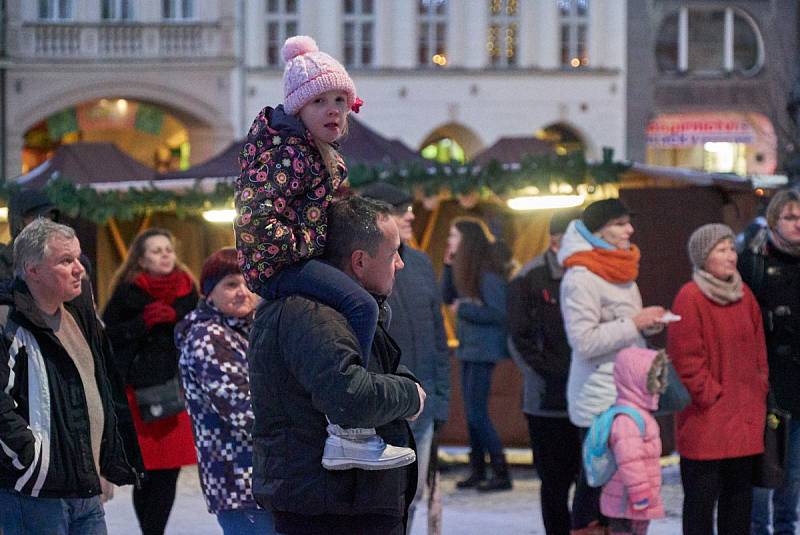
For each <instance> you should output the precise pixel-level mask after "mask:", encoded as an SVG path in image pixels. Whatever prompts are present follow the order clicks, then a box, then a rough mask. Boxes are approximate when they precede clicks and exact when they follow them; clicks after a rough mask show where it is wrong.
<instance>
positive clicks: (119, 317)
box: [103, 228, 197, 535]
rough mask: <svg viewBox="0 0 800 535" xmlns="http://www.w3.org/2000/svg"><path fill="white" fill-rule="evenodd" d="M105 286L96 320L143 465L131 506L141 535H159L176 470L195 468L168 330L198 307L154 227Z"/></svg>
mask: <svg viewBox="0 0 800 535" xmlns="http://www.w3.org/2000/svg"><path fill="white" fill-rule="evenodd" d="M112 288H113V294H112V296H111V299H110V300H109V302H108V304H107V305H106V308H105V311H104V313H103V320H104V321H105V323H106V327H107V331H108V336H109V338H111V343H112V345H113V347H114V354H115V359H116V366H117V368H118V370H119V373H120V375H121V377H122V378H123V380H124V381H125V384H126V393H127V395H128V403H129V405H130V407H131V413H132V414H133V422H134V425H135V427H136V434H137V436H138V439H139V446H140V448H141V450H142V457H143V458H144V465H145V477H144V481H143V482H142V485H141V488H136V489H134V490H133V507H134V509H135V511H136V517H137V518H138V519H139V525H140V527H141V528H142V533H143V534H144V535H151V534H153V535H161V534H163V533H164V528H165V527H166V525H167V520H168V519H169V513H170V511H171V510H172V504H173V502H174V501H175V489H176V485H177V481H178V474H179V473H180V468H181V466H185V465H191V464H195V463H196V462H197V457H196V455H195V450H194V440H193V438H192V428H191V422H190V421H189V415H188V414H187V413H186V409H185V407H184V405H183V399H182V396H181V394H180V377H179V373H178V350H177V349H176V348H175V342H174V341H173V335H174V330H175V324H176V323H177V322H178V321H179V320H181V319H182V318H183V317H184V316H185V315H186V314H188V313H189V312H190V311H191V310H192V309H193V308H194V306H195V304H197V288H196V285H195V282H194V279H193V278H192V276H191V275H190V274H189V271H188V270H187V269H186V268H185V266H183V264H181V263H180V262H179V261H178V258H177V256H176V254H175V240H174V238H173V237H172V234H171V233H170V232H169V231H168V230H165V229H160V228H151V229H148V230H145V231H144V232H141V233H140V234H139V235H138V236H136V238H135V239H134V240H133V244H131V247H130V250H129V251H128V257H127V259H126V260H125V262H124V263H123V264H122V266H121V267H120V268H119V270H117V273H116V274H115V275H114V280H113V282H112Z"/></svg>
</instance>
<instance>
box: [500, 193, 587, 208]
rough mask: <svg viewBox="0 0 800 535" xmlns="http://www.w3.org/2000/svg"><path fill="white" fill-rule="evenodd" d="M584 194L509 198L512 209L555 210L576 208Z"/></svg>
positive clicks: (580, 203) (581, 202)
mask: <svg viewBox="0 0 800 535" xmlns="http://www.w3.org/2000/svg"><path fill="white" fill-rule="evenodd" d="M583 200H584V199H583V195H526V196H523V197H514V198H513V199H509V200H508V202H507V204H508V207H509V208H511V209H512V210H520V211H521V210H553V209H556V208H574V207H575V206H580V205H582V204H583Z"/></svg>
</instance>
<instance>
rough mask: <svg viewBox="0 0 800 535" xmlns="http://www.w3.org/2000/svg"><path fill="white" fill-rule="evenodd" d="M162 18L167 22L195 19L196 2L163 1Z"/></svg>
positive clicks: (192, 0)
mask: <svg viewBox="0 0 800 535" xmlns="http://www.w3.org/2000/svg"><path fill="white" fill-rule="evenodd" d="M161 5H162V16H163V17H164V18H165V19H167V20H186V19H192V18H194V0H162V4H161Z"/></svg>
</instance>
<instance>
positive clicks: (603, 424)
mask: <svg viewBox="0 0 800 535" xmlns="http://www.w3.org/2000/svg"><path fill="white" fill-rule="evenodd" d="M618 414H625V415H627V416H630V417H631V418H633V421H634V422H636V425H638V426H639V432H640V433H641V434H642V436H644V419H642V415H641V414H639V411H637V410H636V409H633V408H631V407H624V406H622V405H612V406H611V407H610V408H609V409H608V410H606V411H605V412H604V413H602V414H600V415H598V416H597V417H595V419H594V421H593V422H592V426H591V427H590V428H589V431H588V432H587V433H586V438H585V439H584V440H583V471H584V473H585V474H586V482H587V483H589V486H590V487H602V486H603V485H605V484H606V483H607V482H608V480H609V479H611V476H613V475H614V472H616V471H617V461H616V460H615V459H614V452H613V451H611V449H610V448H609V447H608V437H609V435H611V425H612V424H613V423H614V418H616V417H617V415H618Z"/></svg>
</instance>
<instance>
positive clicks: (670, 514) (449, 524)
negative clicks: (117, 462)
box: [106, 450, 683, 535]
mask: <svg viewBox="0 0 800 535" xmlns="http://www.w3.org/2000/svg"><path fill="white" fill-rule="evenodd" d="M528 451H529V450H528ZM528 455H529V454H528ZM443 468H444V471H443V473H442V480H441V486H442V500H443V502H442V503H443V511H444V517H443V524H442V525H443V530H442V532H443V534H445V535H486V534H493V535H544V527H543V526H542V517H541V511H540V509H539V503H538V502H539V480H538V478H537V477H536V472H535V471H534V470H533V469H532V468H531V467H530V466H529V465H516V466H514V467H513V469H512V473H513V477H514V490H512V491H508V492H496V493H488V494H484V493H478V492H477V491H472V490H470V491H464V490H457V489H456V488H455V482H456V481H457V480H458V479H461V478H462V477H464V476H465V474H466V471H467V467H466V466H465V465H462V464H458V465H449V466H448V465H445V466H444V467H443ZM663 473H664V487H663V489H662V495H663V497H664V502H665V505H666V508H667V518H665V519H663V520H658V521H656V522H654V523H653V524H652V525H651V527H650V530H649V532H648V533H649V535H678V534H680V532H681V527H680V511H681V503H682V500H683V491H682V490H681V485H680V475H679V473H678V467H677V465H669V466H666V467H665V468H664V472H663ZM424 515H425V509H424V508H422V509H421V510H420V511H419V512H418V517H417V518H418V520H419V521H418V522H415V525H414V526H413V529H412V535H425V534H426V525H425V516H424ZM106 520H107V523H108V532H109V534H111V535H117V534H119V535H128V534H130V535H136V534H138V533H139V531H138V528H137V524H136V517H135V516H134V513H133V506H132V505H131V491H130V487H125V488H122V489H116V495H115V497H114V499H113V500H111V501H110V502H108V503H107V504H106ZM166 533H167V535H211V534H214V535H220V534H221V533H222V530H221V529H220V528H219V525H218V524H217V522H216V519H215V517H214V516H212V515H210V514H209V513H208V512H207V511H206V508H205V502H204V501H203V496H202V494H201V492H200V484H199V482H198V479H197V469H196V467H194V466H192V467H186V468H184V470H183V471H182V472H181V477H180V480H179V482H178V497H177V499H176V502H175V507H174V508H173V510H172V515H171V516H170V519H169V524H168V525H167V531H166Z"/></svg>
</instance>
